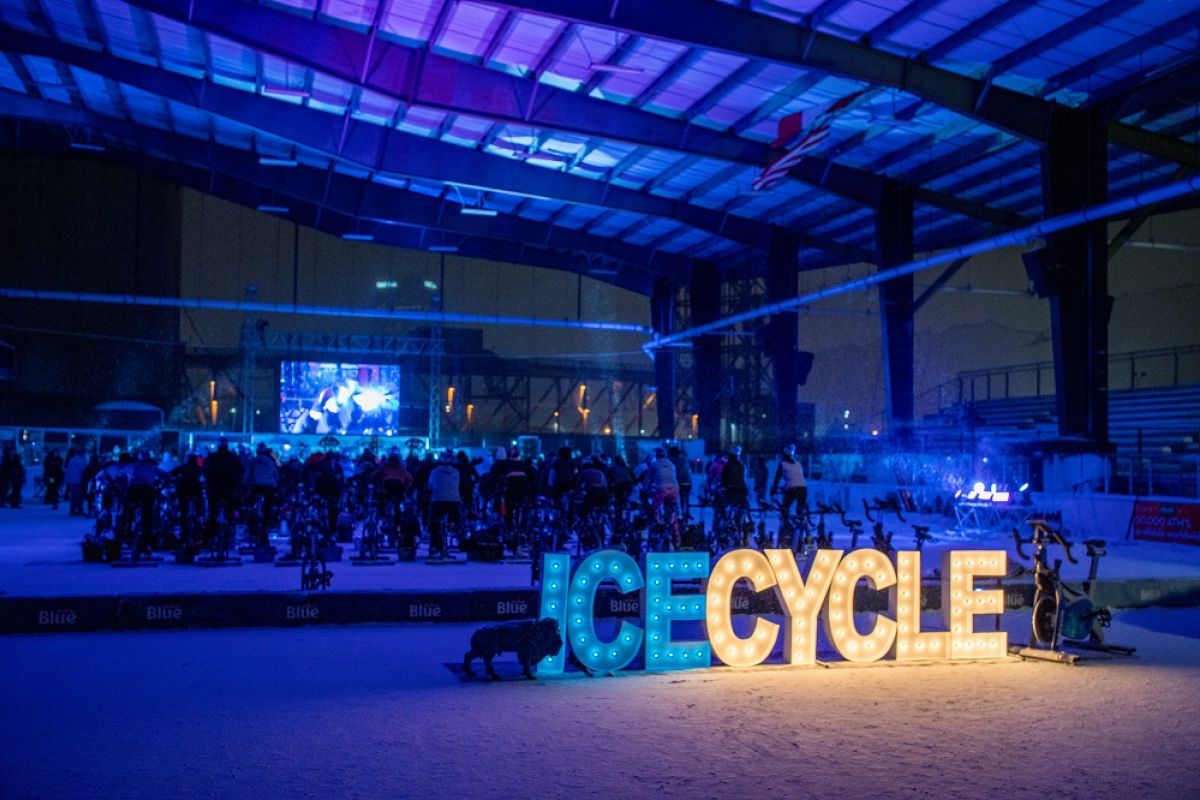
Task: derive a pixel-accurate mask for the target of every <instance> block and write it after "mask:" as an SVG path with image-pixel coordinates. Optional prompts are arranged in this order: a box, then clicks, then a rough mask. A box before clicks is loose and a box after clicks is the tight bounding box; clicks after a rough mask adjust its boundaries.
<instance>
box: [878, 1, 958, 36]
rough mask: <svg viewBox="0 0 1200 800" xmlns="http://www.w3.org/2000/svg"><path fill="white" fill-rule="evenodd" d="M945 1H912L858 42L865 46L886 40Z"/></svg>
mask: <svg viewBox="0 0 1200 800" xmlns="http://www.w3.org/2000/svg"><path fill="white" fill-rule="evenodd" d="M943 2H945V0H913V1H912V2H910V3H909V4H908V5H906V6H905V7H904V8H902V9H900V10H899V11H897V12H896V13H894V14H892V15H891V16H890V17H888V18H887V19H885V20H884V21H883V22H881V23H879V24H878V25H876V26H875V27H874V28H872V29H871V30H869V31H867V33H866V34H865V35H864V36H863V37H862V38H861V39H860V40H859V41H861V42H862V43H863V44H865V45H873V44H878V43H879V42H881V41H883V40H884V39H887V38H888V37H889V36H891V35H892V34H893V33H896V32H897V31H899V30H900V29H901V28H904V27H906V26H908V25H911V24H912V23H913V22H915V21H916V20H917V18H918V17H920V16H921V15H922V14H924V13H925V12H927V11H932V10H933V9H934V8H936V7H937V6H940V5H941V4H942V3H943Z"/></svg>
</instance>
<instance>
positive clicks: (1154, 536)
mask: <svg viewBox="0 0 1200 800" xmlns="http://www.w3.org/2000/svg"><path fill="white" fill-rule="evenodd" d="M1133 538H1135V539H1141V540H1143V541H1150V542H1175V543H1177V544H1194V545H1200V504H1197V503H1159V502H1155V501H1152V500H1143V501H1141V502H1139V503H1137V504H1136V505H1135V506H1134V509H1133Z"/></svg>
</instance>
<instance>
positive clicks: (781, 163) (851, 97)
mask: <svg viewBox="0 0 1200 800" xmlns="http://www.w3.org/2000/svg"><path fill="white" fill-rule="evenodd" d="M868 91H869V89H859V90H858V91H857V92H854V93H853V94H848V95H846V96H845V97H842V98H839V99H837V100H834V101H832V102H830V103H826V104H825V105H822V106H817V107H816V108H810V109H807V110H805V111H798V112H796V113H795V114H788V115H787V116H786V117H784V118H783V119H781V120H779V135H778V136H777V137H776V139H775V141H774V142H772V143H771V146H772V147H783V146H785V145H787V143H788V142H792V141H795V144H794V145H792V147H791V148H790V149H789V150H788V151H787V152H785V153H784V154H783V155H781V156H780V157H779V158H777V159H775V160H774V161H772V162H771V163H770V164H768V165H767V167H766V169H764V170H763V171H762V173H760V174H759V176H758V177H757V178H755V179H754V181H753V182H752V183H751V184H750V188H752V189H753V190H754V191H756V192H761V191H762V190H763V189H767V188H769V187H771V186H774V185H775V184H776V183H778V182H779V181H781V180H783V176H784V175H787V173H788V170H790V169H791V168H792V167H794V166H795V165H796V164H797V163H799V162H800V160H801V159H802V158H804V156H805V155H807V154H808V153H810V152H812V151H813V150H815V149H816V148H817V147H818V146H819V145H820V144H821V143H822V142H824V141H825V140H826V139H828V138H829V132H830V127H831V124H832V122H833V118H834V117H836V116H837V115H838V114H841V113H843V112H845V111H846V110H848V109H849V108H850V107H851V106H853V105H854V104H855V103H856V102H857V101H858V100H860V99H861V98H862V97H863V96H864V95H865V94H866V93H867V92H868ZM797 137H799V138H797Z"/></svg>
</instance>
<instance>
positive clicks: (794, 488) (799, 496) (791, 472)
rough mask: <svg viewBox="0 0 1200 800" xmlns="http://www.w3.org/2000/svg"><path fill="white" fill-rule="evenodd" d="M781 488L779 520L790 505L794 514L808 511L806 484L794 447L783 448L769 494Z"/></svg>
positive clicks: (785, 513) (786, 512)
mask: <svg viewBox="0 0 1200 800" xmlns="http://www.w3.org/2000/svg"><path fill="white" fill-rule="evenodd" d="M781 484H782V486H783V499H782V501H780V504H779V513H780V516H781V518H784V517H787V515H788V509H789V508H790V507H791V505H792V503H795V504H796V514H797V515H799V514H803V513H805V512H806V511H807V509H808V484H807V483H805V481H804V467H803V465H801V463H800V462H799V461H797V460H796V445H794V444H788V445H785V446H784V448H783V451H782V453H781V454H780V458H779V466H778V467H776V468H775V479H774V480H773V481H771V494H775V493H776V492H778V491H779V487H780V485H781Z"/></svg>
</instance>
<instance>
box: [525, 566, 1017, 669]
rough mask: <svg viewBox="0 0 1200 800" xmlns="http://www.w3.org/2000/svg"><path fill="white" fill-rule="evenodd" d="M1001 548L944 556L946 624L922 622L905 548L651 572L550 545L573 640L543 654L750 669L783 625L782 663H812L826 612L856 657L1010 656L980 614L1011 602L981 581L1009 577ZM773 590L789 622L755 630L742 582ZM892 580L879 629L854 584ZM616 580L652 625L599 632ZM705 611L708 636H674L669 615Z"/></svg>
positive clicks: (764, 623) (549, 594)
mask: <svg viewBox="0 0 1200 800" xmlns="http://www.w3.org/2000/svg"><path fill="white" fill-rule="evenodd" d="M1007 567H1008V560H1007V553H1005V552H1004V551H1003V550H970V551H967V550H955V551H950V552H946V553H943V555H942V572H941V574H942V617H943V621H944V625H945V627H946V630H944V631H923V630H921V554H920V552H917V551H899V552H897V553H896V554H895V562H893V561H892V559H891V558H889V557H888V556H887V555H886V554H884V553H881V552H879V551H878V550H873V549H862V550H855V551H853V552H851V553H844V551H842V550H818V551H817V553H816V555H815V557H814V558H813V561H812V565H811V566H810V567H809V570H808V575H807V576H805V575H803V574H802V570H801V568H800V566H799V565H798V564H797V563H796V556H795V554H794V553H793V552H792V551H791V550H786V549H778V550H776V549H768V550H766V551H758V550H731V551H729V552H728V553H725V554H724V555H723V556H721V558H720V559H719V560H718V561H717V563H716V564H713V565H712V567H711V570H710V566H709V558H708V555H707V554H706V553H650V554H648V555H647V556H646V563H645V575H644V576H643V574H642V570H641V569H640V568H639V566H638V564H637V562H635V561H634V560H633V559H632V558H631V557H630V556H629V555H628V554H626V553H623V552H619V551H616V550H603V551H600V552H596V553H592V554H590V555H588V556H585V557H584V558H583V559H582V560H581V561H580V562H579V564H578V565H577V566H576V568H575V574H574V575H572V574H571V558H570V556H567V555H565V554H562V553H547V554H546V555H545V556H544V560H543V571H542V575H543V576H544V577H543V580H542V603H541V611H542V616H543V617H552V618H554V619H555V620H557V621H558V624H559V629H560V631H561V632H562V638H563V642H564V643H565V646H564V647H563V649H562V650H561V651H560V652H558V653H556V654H554V655H552V656H549V657H548V658H546V659H543V661H542V662H541V664H539V667H538V668H539V671H540V672H542V673H543V674H546V673H550V674H553V673H561V672H562V671H563V667H564V663H565V660H566V653H567V651H566V648H567V647H570V648H571V651H572V652H573V653H574V654H575V656H576V657H577V658H578V659H579V660H580V662H582V663H583V664H584V665H585V666H587V667H588V668H590V669H593V670H600V671H613V670H619V669H623V668H625V667H626V666H628V665H629V663H630V662H631V661H633V659H634V658H635V657H637V655H638V654H639V653H642V652H643V651H644V655H645V663H646V668H647V669H652V670H673V669H697V668H703V667H708V666H711V663H712V656H713V654H715V655H716V656H717V658H719V659H720V661H721V663H722V664H724V665H726V666H730V667H752V666H755V665H757V664H761V663H762V662H763V661H765V660H766V659H767V657H768V656H770V654H771V652H772V651H773V650H774V649H775V645H776V644H777V643H778V640H779V635H780V632H781V631H782V632H783V636H784V640H783V657H784V661H785V662H786V663H788V664H793V665H810V664H814V663H816V658H817V623H818V617H820V618H821V621H822V622H823V625H824V631H825V638H826V639H827V640H828V641H829V643H830V644H831V645H833V647H834V649H835V650H836V651H837V652H838V654H839V655H841V657H842V658H844V659H845V660H847V661H853V662H871V661H878V660H879V659H882V658H885V657H887V656H891V657H892V658H895V659H896V660H897V661H945V660H950V659H954V660H960V659H983V658H1000V657H1002V656H1003V655H1005V653H1007V651H1008V639H1007V634H1005V633H1004V632H1002V631H996V632H986V633H984V632H976V630H975V618H976V617H979V616H987V615H993V614H1001V613H1003V611H1004V593H1003V591H1001V590H999V589H992V590H979V589H976V588H975V579H976V578H979V577H1000V576H1003V575H1004V574H1005V572H1006V570H1007ZM695 580H700V581H701V582H702V589H701V591H700V593H698V594H697V593H694V592H693V593H686V592H685V593H676V592H675V591H674V588H675V586H674V584H675V582H676V581H695ZM739 581H741V582H743V583H748V584H749V585H750V586H751V587H752V588H753V589H754V591H756V592H762V591H765V590H767V589H772V590H773V591H774V594H775V597H776V599H777V600H778V602H779V606H780V608H781V609H782V610H783V615H782V616H783V624H782V625H780V624H779V623H777V622H773V621H771V620H768V619H763V618H762V617H758V618H756V619H755V620H754V624H753V626H752V629H751V630H750V632H749V635H747V636H741V635H739V634H738V632H737V631H736V630H735V628H734V626H733V614H734V602H735V595H734V586H735V585H737V584H738V582H739ZM864 581H865V582H866V583H867V585H869V586H871V587H873V588H874V589H877V590H885V589H886V590H887V591H888V598H889V604H888V605H889V609H890V614H891V616H890V617H889V616H885V615H883V614H877V615H875V620H874V624H873V625H872V626H871V629H870V630H859V628H858V626H857V625H856V623H855V619H854V593H855V590H856V588H857V586H858V585H859V583H860V582H864ZM605 583H609V584H611V585H613V586H615V588H616V589H617V591H618V592H619V593H621V594H629V593H632V592H637V591H641V613H642V615H643V625H642V627H638V626H637V625H634V624H631V623H630V622H628V621H622V622H621V623H620V625H619V627H618V630H617V633H616V636H615V638H613V639H612V640H611V641H605V640H602V639H601V638H600V636H599V635H598V634H597V633H596V626H595V619H594V612H595V604H596V592H597V590H598V589H599V588H600V587H601V585H602V584H605ZM680 620H702V621H703V623H704V628H705V632H706V634H707V636H708V641H676V640H674V639H673V638H672V635H671V623H672V622H674V621H680Z"/></svg>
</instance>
